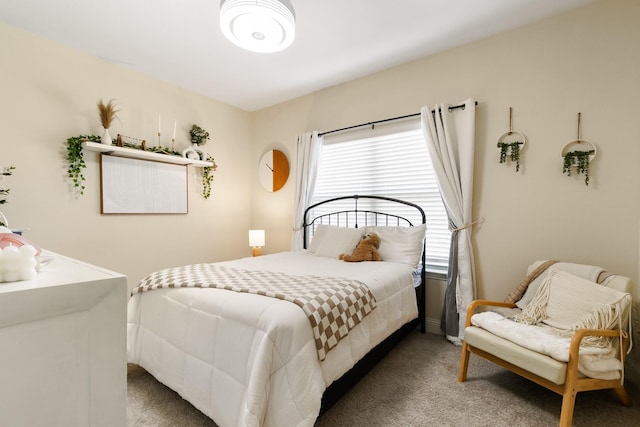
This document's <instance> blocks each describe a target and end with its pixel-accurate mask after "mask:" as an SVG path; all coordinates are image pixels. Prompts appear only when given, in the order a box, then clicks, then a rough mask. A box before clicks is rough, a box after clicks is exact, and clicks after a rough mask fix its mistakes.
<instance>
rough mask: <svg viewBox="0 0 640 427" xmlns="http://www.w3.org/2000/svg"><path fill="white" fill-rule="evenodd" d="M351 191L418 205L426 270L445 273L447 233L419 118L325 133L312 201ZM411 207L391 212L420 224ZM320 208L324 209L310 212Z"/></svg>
mask: <svg viewBox="0 0 640 427" xmlns="http://www.w3.org/2000/svg"><path fill="white" fill-rule="evenodd" d="M354 194H358V195H378V196H387V197H393V198H397V199H402V200H406V201H409V202H412V203H415V204H417V205H418V206H420V207H422V209H423V210H424V211H425V214H426V217H427V240H426V260H427V270H428V271H434V272H446V270H447V265H448V259H449V244H450V239H451V233H450V232H449V227H448V220H447V214H446V211H445V209H444V205H443V203H442V198H441V197H440V192H439V190H438V185H437V183H436V178H435V174H434V171H433V166H432V164H431V160H430V159H429V154H428V151H427V146H426V143H425V141H424V136H423V134H422V130H421V129H420V122H419V120H409V121H404V122H403V123H395V124H393V125H387V126H377V129H376V130H373V131H372V130H371V129H367V130H364V131H363V130H359V131H350V132H341V133H340V134H339V135H336V136H333V135H327V136H325V139H324V144H323V147H322V154H321V157H320V167H319V171H318V177H317V181H316V188H315V191H314V194H313V200H312V204H315V203H318V202H320V201H322V200H326V199H330V198H332V197H338V196H348V195H354ZM346 203H349V202H346ZM376 204H377V206H375V207H376V208H377V209H378V210H381V211H384V209H385V208H386V206H381V205H383V204H384V202H379V201H378V202H376ZM347 207H352V206H350V205H349V206H347V205H346V206H345V208H347ZM359 207H362V208H365V206H363V205H359ZM366 207H367V208H369V207H370V206H366ZM332 208H335V205H334V206H332ZM414 212H417V211H415V210H413V209H412V208H410V207H407V208H405V209H403V212H398V211H397V210H396V211H394V212H393V213H396V214H400V215H403V216H408V219H409V220H410V221H411V222H412V223H413V224H414V225H416V224H420V223H421V221H422V219H421V218H420V217H419V214H417V213H416V214H414ZM319 213H324V212H315V211H314V214H319Z"/></svg>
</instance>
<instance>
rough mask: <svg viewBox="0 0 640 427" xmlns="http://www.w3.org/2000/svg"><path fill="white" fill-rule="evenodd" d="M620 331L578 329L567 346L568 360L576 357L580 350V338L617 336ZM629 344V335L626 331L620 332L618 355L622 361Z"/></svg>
mask: <svg viewBox="0 0 640 427" xmlns="http://www.w3.org/2000/svg"><path fill="white" fill-rule="evenodd" d="M620 334H621V333H620V331H618V330H613V329H578V330H577V331H576V333H575V334H574V335H573V338H571V345H570V346H569V360H571V359H572V358H575V359H577V358H578V354H579V351H580V344H581V343H582V339H583V338H584V337H588V336H596V337H619V336H620ZM628 345H629V336H628V335H627V334H626V333H623V334H622V348H621V349H620V357H621V360H622V361H623V362H624V354H625V353H626V349H627V346H628Z"/></svg>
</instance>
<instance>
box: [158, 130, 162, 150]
mask: <svg viewBox="0 0 640 427" xmlns="http://www.w3.org/2000/svg"><path fill="white" fill-rule="evenodd" d="M160 135H162V134H161V133H160V132H158V147H161V146H162V144H160Z"/></svg>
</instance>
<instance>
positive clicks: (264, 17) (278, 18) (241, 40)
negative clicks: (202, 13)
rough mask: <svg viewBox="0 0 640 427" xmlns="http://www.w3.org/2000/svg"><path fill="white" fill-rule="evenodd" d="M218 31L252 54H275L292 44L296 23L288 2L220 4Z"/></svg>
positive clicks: (232, 0) (247, 0)
mask: <svg viewBox="0 0 640 427" xmlns="http://www.w3.org/2000/svg"><path fill="white" fill-rule="evenodd" d="M220 29H221V30H222V34H224V35H225V37H226V38H227V39H229V40H230V41H231V42H232V43H233V44H235V45H237V46H239V47H241V48H243V49H246V50H250V51H252V52H262V53H269V52H278V51H280V50H283V49H286V48H287V47H289V46H290V45H291V43H293V39H294V38H295V33H296V21H295V15H294V11H293V6H292V5H291V3H289V0H222V2H221V3H220Z"/></svg>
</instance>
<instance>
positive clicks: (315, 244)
mask: <svg viewBox="0 0 640 427" xmlns="http://www.w3.org/2000/svg"><path fill="white" fill-rule="evenodd" d="M329 227H330V226H329V225H326V224H319V225H318V226H317V227H316V228H315V230H314V232H313V238H312V239H311V242H310V243H309V247H308V248H307V250H308V251H309V252H313V253H315V252H316V251H317V250H318V248H319V247H320V243H322V240H324V236H325V232H326V231H327V228H329Z"/></svg>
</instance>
